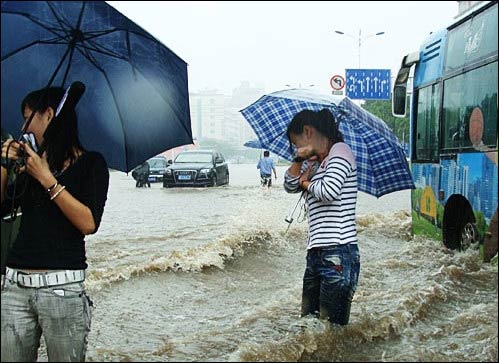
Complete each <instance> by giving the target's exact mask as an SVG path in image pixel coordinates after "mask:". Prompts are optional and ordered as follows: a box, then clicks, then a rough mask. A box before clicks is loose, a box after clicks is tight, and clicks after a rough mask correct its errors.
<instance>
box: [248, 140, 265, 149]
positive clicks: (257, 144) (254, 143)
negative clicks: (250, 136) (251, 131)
mask: <svg viewBox="0 0 499 363" xmlns="http://www.w3.org/2000/svg"><path fill="white" fill-rule="evenodd" d="M243 146H246V147H250V148H253V149H261V148H262V143H261V142H260V140H258V139H255V140H249V141H246V142H245V143H244V144H243Z"/></svg>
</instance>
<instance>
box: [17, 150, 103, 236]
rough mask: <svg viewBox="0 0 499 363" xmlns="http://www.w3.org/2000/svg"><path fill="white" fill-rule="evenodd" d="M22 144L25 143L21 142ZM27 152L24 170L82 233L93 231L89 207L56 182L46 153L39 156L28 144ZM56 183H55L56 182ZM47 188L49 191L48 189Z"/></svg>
mask: <svg viewBox="0 0 499 363" xmlns="http://www.w3.org/2000/svg"><path fill="white" fill-rule="evenodd" d="M23 146H25V144H24V143H23ZM25 150H26V152H27V154H28V157H27V158H26V171H27V172H28V174H30V175H31V176H32V177H33V178H35V179H36V180H37V181H38V182H39V183H40V184H41V185H42V187H43V188H44V189H45V190H47V192H48V193H49V194H50V198H51V200H52V202H53V203H55V204H57V206H58V207H59V209H60V210H61V211H62V213H63V214H64V216H65V217H66V218H67V219H68V220H69V221H70V222H71V223H72V224H73V225H74V226H75V227H76V228H77V229H78V230H79V231H80V232H81V233H83V234H84V235H87V234H91V233H94V231H95V229H96V224H95V221H94V218H93V216H92V212H91V211H90V208H88V207H87V206H86V205H84V204H83V203H81V202H80V201H78V200H77V199H76V198H75V197H73V196H72V195H71V193H70V192H69V191H68V190H66V189H65V186H64V185H61V184H58V183H57V179H56V178H55V177H54V175H53V174H52V172H51V171H50V169H49V166H48V162H47V157H46V153H44V155H43V156H42V157H40V156H39V155H38V154H37V153H35V152H34V151H33V150H32V149H31V148H30V147H29V146H26V147H25ZM56 183H57V184H56ZM49 188H51V189H50V191H49Z"/></svg>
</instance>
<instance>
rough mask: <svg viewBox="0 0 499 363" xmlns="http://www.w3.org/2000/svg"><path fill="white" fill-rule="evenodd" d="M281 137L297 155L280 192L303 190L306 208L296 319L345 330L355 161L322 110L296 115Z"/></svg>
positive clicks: (352, 281)
mask: <svg viewBox="0 0 499 363" xmlns="http://www.w3.org/2000/svg"><path fill="white" fill-rule="evenodd" d="M287 136H288V139H289V142H290V146H291V144H293V145H294V146H296V149H297V155H296V157H295V158H294V160H293V163H292V164H291V166H290V167H289V169H288V170H287V171H286V175H285V180H284V188H285V189H286V191H287V192H289V193H297V192H302V191H305V193H306V201H307V207H308V227H309V228H308V241H307V266H306V269H305V274H304V277H303V293H302V309H301V315H302V316H305V315H308V314H313V315H315V316H317V317H320V318H322V319H327V320H329V321H330V322H331V323H335V324H341V325H346V324H348V320H349V317H350V305H351V302H352V298H353V295H354V293H355V290H356V287H357V281H358V278H359V270H360V257H359V250H358V246H357V230H356V225H355V205H356V202H357V165H356V162H355V157H354V156H353V154H352V150H351V149H350V147H349V146H348V145H347V144H345V143H344V142H343V137H342V135H341V133H340V132H339V130H338V128H337V125H336V122H335V119H334V117H333V115H332V114H331V112H330V111H329V110H327V109H323V110H322V111H319V112H315V111H311V110H304V111H300V112H298V113H297V114H296V115H295V116H294V118H293V119H292V121H291V123H290V124H289V125H288V129H287ZM290 149H292V148H291V147H290Z"/></svg>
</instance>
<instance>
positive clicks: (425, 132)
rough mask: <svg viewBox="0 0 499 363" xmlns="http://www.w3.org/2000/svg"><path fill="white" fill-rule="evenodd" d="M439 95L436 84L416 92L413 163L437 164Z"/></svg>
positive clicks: (438, 88) (438, 87)
mask: <svg viewBox="0 0 499 363" xmlns="http://www.w3.org/2000/svg"><path fill="white" fill-rule="evenodd" d="M439 93H440V86H439V85H438V84H434V85H431V86H428V87H425V88H421V89H419V90H418V91H417V113H416V114H415V156H414V161H432V162H438V113H439V108H440V107H439V103H438V100H439Z"/></svg>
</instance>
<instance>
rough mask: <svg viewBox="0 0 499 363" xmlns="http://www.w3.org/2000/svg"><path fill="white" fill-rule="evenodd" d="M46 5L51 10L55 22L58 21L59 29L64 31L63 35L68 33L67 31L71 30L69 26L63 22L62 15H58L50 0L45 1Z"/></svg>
mask: <svg viewBox="0 0 499 363" xmlns="http://www.w3.org/2000/svg"><path fill="white" fill-rule="evenodd" d="M46 3H47V5H48V7H49V8H50V11H51V12H52V15H54V18H55V20H56V21H57V23H59V26H60V29H61V30H62V31H64V33H65V35H66V36H67V35H69V31H70V30H71V26H70V25H68V23H66V22H64V21H63V19H62V17H60V16H59V15H58V14H57V12H56V11H55V8H54V6H53V5H52V4H51V2H50V1H46Z"/></svg>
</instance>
